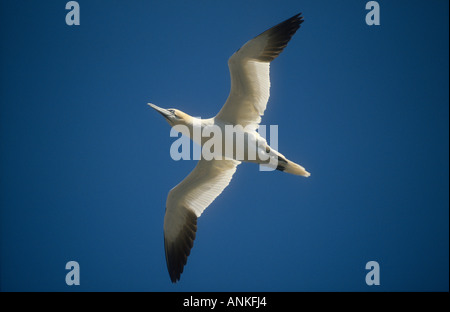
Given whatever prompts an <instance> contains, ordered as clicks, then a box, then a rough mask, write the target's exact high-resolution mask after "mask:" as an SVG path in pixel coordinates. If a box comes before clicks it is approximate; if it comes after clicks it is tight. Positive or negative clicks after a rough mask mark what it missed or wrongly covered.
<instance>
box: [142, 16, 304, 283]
mask: <svg viewBox="0 0 450 312" xmlns="http://www.w3.org/2000/svg"><path fill="white" fill-rule="evenodd" d="M302 23H303V16H301V13H299V14H296V15H295V16H293V17H291V18H289V19H287V20H286V21H284V22H282V23H280V24H278V25H276V26H274V27H272V28H270V29H269V30H267V31H265V32H263V33H262V34H260V35H258V36H256V37H255V38H254V39H252V40H250V41H248V42H247V43H246V44H244V45H243V46H242V47H241V48H240V49H239V50H237V51H236V52H235V53H234V54H233V55H232V56H231V57H230V59H229V60H228V67H229V69H230V75H231V90H230V94H229V96H228V99H227V101H226V102H225V104H224V106H223V107H222V109H221V110H220V111H219V113H218V114H217V115H216V116H215V117H213V118H209V119H200V118H194V117H192V116H190V115H188V114H186V113H183V112H182V111H180V110H177V109H164V108H160V107H158V106H156V105H154V104H151V103H149V104H148V105H150V106H151V107H152V108H154V109H155V110H156V111H157V112H159V113H160V114H161V115H162V116H163V117H164V118H165V119H166V120H167V122H168V123H169V124H170V125H171V126H172V127H175V126H179V125H181V126H184V127H185V129H186V131H182V130H181V131H180V132H182V134H184V135H186V136H188V137H190V138H191V139H192V140H193V141H196V142H197V143H199V144H200V145H201V146H203V145H204V144H205V138H203V137H201V138H200V139H199V138H198V137H195V136H194V135H193V133H194V131H195V130H194V128H195V125H198V127H201V129H202V130H203V129H206V128H208V127H210V128H211V127H214V126H215V127H218V128H219V129H222V130H224V128H225V127H226V126H227V125H232V126H236V125H240V126H242V129H243V130H241V134H242V133H243V134H244V135H245V143H244V149H245V151H247V148H248V147H249V146H250V145H251V144H250V143H255V142H256V145H257V148H256V150H257V151H256V155H257V156H256V158H251V157H249V153H247V152H244V153H243V154H241V155H243V157H240V158H238V157H236V153H237V152H238V151H237V149H238V147H236V149H235V151H232V153H231V154H230V153H228V154H227V153H226V151H224V149H222V151H221V154H222V156H224V157H223V159H215V158H214V159H212V160H206V159H205V158H204V157H202V158H201V159H200V160H199V161H198V163H197V166H196V167H195V168H194V170H193V171H192V172H191V173H190V174H189V175H188V176H187V177H186V178H185V179H184V180H183V181H181V183H179V184H178V185H177V186H175V187H174V188H173V189H171V190H170V192H169V194H168V197H167V202H166V212H165V216H164V247H165V254H166V263H167V269H168V271H169V275H170V279H171V281H172V282H173V283H175V282H177V281H178V280H179V279H180V275H181V273H182V272H183V268H184V266H185V265H186V262H187V257H188V256H189V254H190V251H191V248H192V246H193V244H194V239H195V233H196V231H197V218H198V217H200V215H201V214H202V212H203V211H204V210H205V209H206V208H207V207H208V206H209V205H210V204H211V203H212V202H213V201H214V199H215V198H216V197H217V196H218V195H219V194H220V193H222V191H223V190H224V189H225V187H227V185H228V184H229V183H230V180H231V178H232V176H233V174H234V172H235V171H236V167H237V166H238V165H239V164H240V163H241V161H245V162H253V163H259V164H267V165H269V166H270V165H271V164H272V166H273V168H274V169H277V170H280V171H284V172H288V173H292V174H296V175H301V176H304V177H308V176H309V175H310V174H309V172H307V171H306V170H305V169H304V168H303V167H302V166H300V165H298V164H296V163H294V162H292V161H290V160H288V159H287V158H286V157H284V156H283V155H282V154H280V153H279V152H277V151H276V150H274V149H272V148H271V147H270V146H269V145H268V144H267V142H266V140H264V139H263V138H262V137H261V136H260V135H259V134H258V132H256V130H257V129H258V126H259V123H260V121H261V116H262V115H263V114H264V111H265V109H266V106H267V101H268V99H269V88H270V79H269V67H270V62H271V61H273V60H274V59H275V58H276V57H277V56H278V55H279V54H280V53H281V52H282V51H283V49H284V48H285V47H286V46H287V43H288V42H289V40H290V39H291V37H292V36H293V35H294V34H295V32H296V31H297V29H299V28H300V24H302ZM222 138H223V140H222V142H225V141H226V140H227V138H225V136H223V137H222ZM232 140H233V143H232V144H236V139H232ZM249 142H250V143H249ZM223 146H225V143H224V144H223ZM236 146H237V145H236ZM261 155H266V156H267V157H262V156H261Z"/></svg>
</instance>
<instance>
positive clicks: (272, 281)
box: [0, 0, 449, 291]
mask: <svg viewBox="0 0 450 312" xmlns="http://www.w3.org/2000/svg"><path fill="white" fill-rule="evenodd" d="M66 2H67V1H31V2H30V1H12V0H10V1H1V2H0V37H1V40H0V44H1V47H0V68H1V71H0V73H1V76H0V80H1V83H0V99H1V103H0V104H1V105H0V173H1V175H0V207H1V220H0V222H1V246H0V247H1V254H0V257H1V258H0V259H1V262H0V265H1V267H0V270H1V271H0V272H1V274H0V286H1V289H2V290H4V291H448V290H449V288H448V285H449V208H448V205H449V193H448V187H449V117H448V116H449V89H448V84H449V58H448V56H449V41H448V37H449V33H448V32H449V30H448V26H449V15H448V12H449V8H448V5H449V3H448V1H444V0H434V1H379V4H380V10H381V11H380V13H381V14H380V17H381V25H380V26H371V27H369V26H367V25H366V23H365V16H366V14H367V12H368V11H366V10H365V4H366V2H367V1H356V0H355V1H312V0H310V1H268V0H267V1H131V2H130V1H99V0H98V1H97V0H94V1H82V0H80V1H78V3H79V4H80V25H79V26H68V25H66V23H65V16H66V14H67V12H68V11H67V10H65V4H66ZM298 12H303V16H304V19H305V22H304V23H303V25H302V27H301V29H300V30H299V31H298V32H297V33H296V35H295V36H294V37H293V39H292V40H291V42H290V43H289V46H288V47H287V49H286V50H285V51H284V52H283V53H282V54H281V56H280V57H279V58H277V59H276V60H275V61H274V62H273V63H272V66H271V82H272V87H271V98H270V99H269V104H268V108H267V110H266V115H265V116H264V118H263V124H265V125H271V124H276V125H279V128H278V131H279V142H278V145H279V150H280V152H281V153H283V154H284V155H285V156H286V157H288V158H289V159H292V160H293V161H295V162H297V163H299V164H302V165H303V166H305V167H306V168H307V170H308V171H310V172H311V174H312V175H311V177H310V178H308V179H305V178H302V177H298V176H293V175H289V174H286V173H282V172H278V171H276V172H260V171H258V166H256V165H252V164H243V165H241V166H239V167H238V170H237V173H236V174H235V176H234V178H233V180H232V183H231V184H230V186H229V187H228V188H227V189H226V190H225V191H224V192H223V194H222V195H221V196H219V197H218V198H217V199H216V201H215V202H214V203H213V204H212V205H211V206H210V207H209V208H208V209H207V210H205V212H204V214H203V215H202V216H201V217H200V218H199V220H198V231H197V238H196V240H195V244H194V248H193V249H192V253H191V256H190V257H189V260H188V264H187V266H186V268H185V272H184V273H183V275H182V277H181V281H180V282H179V283H178V284H175V285H173V284H172V283H171V282H170V279H169V275H168V273H167V270H166V263H165V258H164V244H163V218H164V209H165V201H166V197H167V193H168V191H169V190H170V189H171V188H172V187H174V186H175V185H176V184H177V183H179V182H180V181H181V180H182V179H183V178H184V177H185V176H186V175H187V174H188V173H189V172H190V171H191V170H192V168H193V167H194V166H195V161H179V162H175V161H173V160H172V159H171V158H170V154H169V149H170V146H171V144H172V143H173V141H174V140H175V139H174V138H171V137H170V136H169V131H170V129H169V126H168V125H167V123H166V122H165V121H164V120H163V118H161V116H160V115H158V114H157V113H155V112H154V111H153V110H151V109H150V108H148V106H147V105H146V103H147V102H152V103H155V104H157V105H159V106H161V107H176V108H179V109H181V110H183V111H185V112H187V113H189V114H191V115H194V116H202V117H205V118H207V117H212V116H214V115H215V114H216V113H217V112H218V111H219V109H220V108H221V106H222V104H223V103H224V101H225V100H226V98H227V95H228V92H229V85H230V82H229V72H228V67H227V60H228V58H229V57H230V56H231V54H232V53H234V51H236V50H237V49H238V48H239V47H240V46H241V45H242V44H244V43H245V42H246V41H247V40H249V39H251V38H253V37H254V36H256V35H258V34H260V33H261V32H263V31H264V30H266V29H268V28H270V27H271V26H273V25H275V24H277V23H279V22H281V21H283V20H284V19H287V18H289V17H291V16H293V15H294V14H296V13H298ZM71 260H74V261H77V262H78V263H79V264H80V283H81V284H80V285H79V286H67V285H66V284H65V276H66V273H67V272H68V271H67V270H66V269H65V264H66V263H67V262H68V261H71ZM371 260H375V261H377V262H378V263H379V265H380V283H381V284H380V285H379V286H367V285H366V283H365V276H366V274H367V272H368V271H367V270H366V269H365V264H366V263H367V262H368V261H371Z"/></svg>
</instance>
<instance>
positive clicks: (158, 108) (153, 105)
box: [148, 103, 172, 119]
mask: <svg viewBox="0 0 450 312" xmlns="http://www.w3.org/2000/svg"><path fill="white" fill-rule="evenodd" d="M148 106H150V107H151V108H153V109H154V110H156V111H157V112H158V113H160V114H161V115H163V117H164V118H166V119H169V116H171V115H172V113H171V112H169V111H168V110H167V109H164V108H161V107H158V106H156V105H155V104H152V103H148Z"/></svg>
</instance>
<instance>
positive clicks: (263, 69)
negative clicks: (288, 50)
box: [216, 13, 303, 130]
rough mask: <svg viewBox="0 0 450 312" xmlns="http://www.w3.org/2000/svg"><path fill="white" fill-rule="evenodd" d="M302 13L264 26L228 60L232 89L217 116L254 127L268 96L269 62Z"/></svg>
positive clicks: (299, 22) (299, 20) (264, 107)
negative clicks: (266, 26) (274, 24)
mask: <svg viewBox="0 0 450 312" xmlns="http://www.w3.org/2000/svg"><path fill="white" fill-rule="evenodd" d="M300 15H301V13H299V14H297V15H295V16H293V17H291V18H290V19H288V20H286V21H284V22H282V23H280V24H278V25H276V26H274V27H272V28H270V29H269V30H266V31H265V32H263V33H262V34H260V35H259V36H257V37H255V38H253V39H252V40H250V41H248V42H247V43H246V44H244V45H243V46H242V47H241V48H240V49H239V50H237V51H236V52H235V53H234V54H233V55H232V56H231V57H230V59H229V60H228V67H229V69H230V76H231V90H230V94H229V95H228V99H227V101H226V102H225V104H224V106H223V107H222V109H221V110H220V112H219V113H218V114H217V116H216V118H218V119H220V120H222V121H224V122H226V123H231V124H234V125H236V124H240V125H242V126H243V127H245V126H249V125H250V126H252V127H253V129H254V130H255V129H256V128H258V125H259V123H260V122H261V117H260V116H262V115H263V114H264V111H265V110H266V106H267V101H268V100H269V89H270V78H269V67H270V62H271V61H272V60H274V59H275V58H276V57H277V56H278V55H279V54H280V53H281V52H282V51H283V49H284V48H285V47H286V46H287V43H288V42H289V40H290V39H291V37H292V36H293V35H294V34H295V32H296V31H297V29H298V28H299V27H300V24H301V23H303V16H300Z"/></svg>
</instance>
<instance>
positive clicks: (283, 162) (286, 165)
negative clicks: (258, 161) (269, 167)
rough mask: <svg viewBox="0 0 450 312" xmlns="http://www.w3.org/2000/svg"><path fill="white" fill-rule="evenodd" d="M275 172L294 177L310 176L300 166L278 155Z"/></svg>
mask: <svg viewBox="0 0 450 312" xmlns="http://www.w3.org/2000/svg"><path fill="white" fill-rule="evenodd" d="M277 170H280V171H284V172H287V173H291V174H295V175H301V176H304V177H309V176H310V175H311V174H310V173H309V172H308V171H306V170H305V168H303V167H302V166H300V165H299V164H296V163H295V162H293V161H290V160H288V159H286V158H285V157H284V156H282V155H281V154H280V155H278V166H277Z"/></svg>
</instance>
